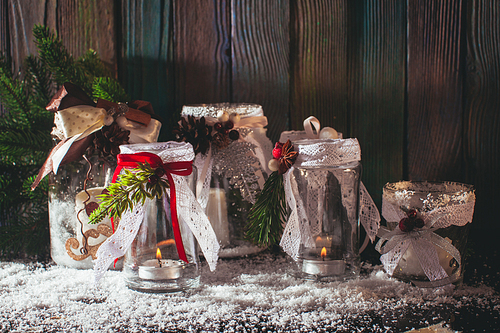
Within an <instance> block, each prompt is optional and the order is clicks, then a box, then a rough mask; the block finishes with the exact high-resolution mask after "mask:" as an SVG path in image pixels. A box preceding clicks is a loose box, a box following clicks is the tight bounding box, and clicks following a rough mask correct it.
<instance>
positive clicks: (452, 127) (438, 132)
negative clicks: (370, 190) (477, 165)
mask: <svg viewBox="0 0 500 333" xmlns="http://www.w3.org/2000/svg"><path fill="white" fill-rule="evenodd" d="M462 6H463V4H462V1H460V0H455V1H430V0H425V1H423V0H420V1H409V2H408V26H409V39H408V41H409V43H408V51H409V55H408V59H409V60H408V61H409V63H408V172H409V178H410V179H413V180H422V179H425V180H461V178H462V177H463V168H462V165H461V160H462V152H463V151H462V126H463V123H462V116H463V110H464V108H463V95H462V90H463V80H464V72H463V68H462V67H463V64H462V63H461V61H460V51H461V40H460V36H461V33H462V30H461V29H462Z"/></svg>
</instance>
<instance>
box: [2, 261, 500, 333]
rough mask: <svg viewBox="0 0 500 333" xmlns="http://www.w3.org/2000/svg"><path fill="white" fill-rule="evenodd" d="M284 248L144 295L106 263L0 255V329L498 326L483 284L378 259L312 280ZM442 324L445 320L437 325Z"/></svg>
mask: <svg viewBox="0 0 500 333" xmlns="http://www.w3.org/2000/svg"><path fill="white" fill-rule="evenodd" d="M293 272H294V266H293V263H291V262H290V261H289V259H288V258H287V257H285V256H282V255H277V256H274V255H271V254H261V255H259V256H257V257H253V258H246V259H238V260H220V261H219V263H218V267H217V270H216V272H214V273H211V272H209V270H208V267H204V269H203V276H202V286H201V287H200V288H199V289H196V290H192V291H189V292H184V293H177V294H147V293H140V292H136V291H133V290H130V289H128V288H127V287H126V286H125V283H124V281H123V279H122V276H121V273H120V272H117V271H108V272H107V273H106V274H105V276H104V278H103V279H102V280H101V282H100V284H99V285H98V286H96V285H94V283H93V272H92V271H91V270H77V269H71V268H65V267H62V266H57V265H46V266H44V265H41V264H23V263H12V262H3V263H0V331H2V332H4V331H5V332H26V331H29V332H59V331H65V332H98V331H99V332H103V331H104V332H107V331H109V332H117V331H120V332H177V331H190V332H191V331H192V332H205V331H206V332H213V331H221V332H261V331H265V332H281V331H282V332H288V331H296V332H311V331H319V332H323V331H338V332H404V331H408V330H411V329H413V328H415V329H416V328H422V327H427V326H431V325H436V326H433V327H435V328H437V329H439V330H433V331H430V330H429V331H427V332H437V331H439V332H450V331H454V330H458V331H467V332H468V331H478V332H481V331H486V332H493V331H496V330H498V327H500V326H499V324H500V321H499V319H498V318H499V315H500V313H499V312H500V297H499V295H498V294H497V293H495V291H494V290H493V289H491V288H489V287H485V286H478V287H467V286H462V287H460V288H457V289H455V290H447V289H439V290H433V289H419V288H416V287H413V286H411V285H409V284H406V283H403V282H399V281H397V280H394V279H391V278H389V277H388V276H387V275H386V274H385V273H384V272H383V271H381V268H380V267H365V269H364V274H363V275H362V277H360V278H358V279H356V280H351V281H347V282H331V283H318V282H311V281H303V280H301V279H298V278H296V277H295V275H294V273H293ZM442 326H444V327H447V328H442V330H440V328H441V327H442Z"/></svg>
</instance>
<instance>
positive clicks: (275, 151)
mask: <svg viewBox="0 0 500 333" xmlns="http://www.w3.org/2000/svg"><path fill="white" fill-rule="evenodd" d="M280 157H281V148H274V149H273V158H274V159H276V160H277V159H279V158H280Z"/></svg>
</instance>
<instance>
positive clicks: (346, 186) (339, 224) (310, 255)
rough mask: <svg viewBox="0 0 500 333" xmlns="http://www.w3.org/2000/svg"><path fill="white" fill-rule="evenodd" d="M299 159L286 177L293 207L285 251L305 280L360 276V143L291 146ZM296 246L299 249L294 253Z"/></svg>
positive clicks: (338, 141)
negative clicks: (294, 260)
mask: <svg viewBox="0 0 500 333" xmlns="http://www.w3.org/2000/svg"><path fill="white" fill-rule="evenodd" d="M293 144H294V148H295V151H297V152H298V155H297V160H296V162H295V164H294V165H293V166H292V168H291V169H290V170H289V172H287V173H285V174H284V183H285V193H286V195H287V202H288V205H289V206H291V207H290V208H291V210H292V213H291V217H290V218H289V220H288V222H287V226H286V228H285V231H284V232H283V235H284V236H283V238H282V240H281V246H282V247H283V249H284V250H285V251H286V252H287V253H289V254H290V255H291V256H292V257H293V258H294V259H296V261H297V265H298V270H299V272H300V275H301V276H302V277H303V278H305V279H314V280H322V281H325V280H326V281H329V280H338V279H345V278H352V277H356V276H358V275H359V271H360V258H359V227H360V223H359V193H360V192H359V191H360V179H361V163H360V149H359V144H358V142H357V140H356V139H345V140H342V139H336V140H332V139H326V140H321V139H314V140H310V139H307V140H298V141H295V142H293ZM293 244H300V246H298V247H297V250H294V246H295V245H293Z"/></svg>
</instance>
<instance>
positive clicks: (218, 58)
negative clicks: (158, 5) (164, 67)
mask: <svg viewBox="0 0 500 333" xmlns="http://www.w3.org/2000/svg"><path fill="white" fill-rule="evenodd" d="M174 7H175V16H174V24H175V29H174V32H175V71H176V89H177V91H176V102H177V103H176V106H177V109H178V110H180V108H181V107H182V106H183V105H185V104H199V103H215V102H229V101H230V99H231V90H230V80H231V41H230V3H229V2H228V1H226V0H220V1H204V0H193V1H184V0H176V1H175V6H174Z"/></svg>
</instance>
